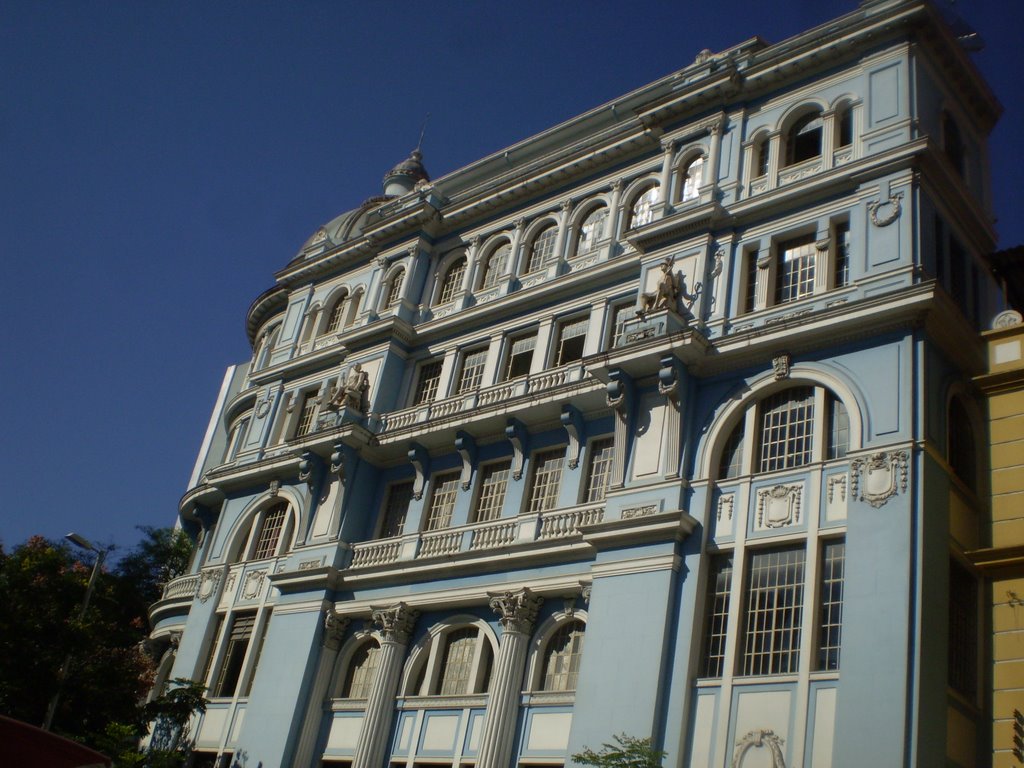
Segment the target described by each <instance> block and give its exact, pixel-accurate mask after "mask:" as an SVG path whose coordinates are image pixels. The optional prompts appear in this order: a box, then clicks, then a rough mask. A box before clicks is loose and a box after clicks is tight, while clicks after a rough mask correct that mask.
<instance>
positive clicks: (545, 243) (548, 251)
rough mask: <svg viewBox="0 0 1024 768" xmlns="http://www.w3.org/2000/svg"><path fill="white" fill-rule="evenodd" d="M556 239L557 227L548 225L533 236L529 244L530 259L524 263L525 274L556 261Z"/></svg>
mask: <svg viewBox="0 0 1024 768" xmlns="http://www.w3.org/2000/svg"><path fill="white" fill-rule="evenodd" d="M557 239H558V227H557V226H555V225H554V224H550V225H548V226H546V227H544V228H543V229H542V230H540V231H539V232H538V233H537V234H536V235H534V238H533V241H532V242H531V243H530V258H529V259H528V260H527V262H526V272H536V271H537V270H539V269H544V268H545V267H547V266H548V265H549V264H552V263H554V262H555V260H556V259H557V254H556V253H555V241H556V240H557Z"/></svg>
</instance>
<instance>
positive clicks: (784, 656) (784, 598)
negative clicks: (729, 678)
mask: <svg viewBox="0 0 1024 768" xmlns="http://www.w3.org/2000/svg"><path fill="white" fill-rule="evenodd" d="M804 555H805V553H804V549H803V548H802V547H800V548H796V547H793V548H785V549H769V550H762V551H755V552H752V553H750V559H749V565H748V572H747V578H746V583H745V587H744V593H745V594H744V612H743V634H742V643H741V646H742V649H743V650H742V652H741V657H740V674H741V675H779V674H787V673H792V672H796V670H797V664H798V662H799V659H800V629H801V621H802V620H803V609H804Z"/></svg>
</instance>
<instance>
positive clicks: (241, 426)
mask: <svg viewBox="0 0 1024 768" xmlns="http://www.w3.org/2000/svg"><path fill="white" fill-rule="evenodd" d="M249 419H250V417H249V416H245V417H243V418H241V419H239V420H238V421H236V422H235V426H233V427H232V428H231V434H230V435H229V436H228V443H227V450H226V451H225V452H224V461H230V460H231V459H233V458H235V456H237V455H238V452H239V451H241V450H242V446H243V445H244V444H245V436H246V433H247V432H248V431H249Z"/></svg>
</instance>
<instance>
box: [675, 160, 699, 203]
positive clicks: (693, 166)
mask: <svg viewBox="0 0 1024 768" xmlns="http://www.w3.org/2000/svg"><path fill="white" fill-rule="evenodd" d="M703 183H704V156H703V155H698V156H697V157H695V158H693V160H691V161H690V162H689V163H688V164H687V165H686V166H685V167H684V168H683V172H682V174H681V176H680V184H679V201H680V202H682V203H685V202H687V201H689V200H696V199H697V198H698V197H700V186H701V184H703Z"/></svg>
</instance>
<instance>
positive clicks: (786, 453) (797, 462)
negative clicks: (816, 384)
mask: <svg viewBox="0 0 1024 768" xmlns="http://www.w3.org/2000/svg"><path fill="white" fill-rule="evenodd" d="M813 434H814V390H813V389H812V388H811V387H797V388H794V389H787V390H783V391H782V392H779V393H778V394H777V395H772V396H770V397H767V398H765V400H764V401H763V402H762V404H761V471H762V472H774V471H776V470H779V469H791V468H793V467H801V466H803V465H804V464H808V463H810V461H811V444H812V437H813Z"/></svg>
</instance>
